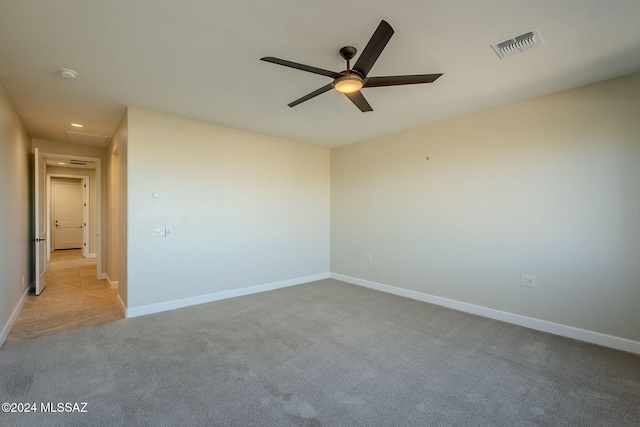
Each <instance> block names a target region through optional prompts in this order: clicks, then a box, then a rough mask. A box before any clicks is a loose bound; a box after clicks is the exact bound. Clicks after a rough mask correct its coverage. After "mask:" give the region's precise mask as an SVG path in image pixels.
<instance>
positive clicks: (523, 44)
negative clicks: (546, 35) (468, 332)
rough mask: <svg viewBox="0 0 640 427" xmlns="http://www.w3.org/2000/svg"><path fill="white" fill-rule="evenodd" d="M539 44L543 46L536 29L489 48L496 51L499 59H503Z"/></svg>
mask: <svg viewBox="0 0 640 427" xmlns="http://www.w3.org/2000/svg"><path fill="white" fill-rule="evenodd" d="M541 44H544V42H543V41H542V37H540V32H539V31H538V29H537V28H532V29H530V30H527V31H525V32H524V33H522V34H518V35H517V36H512V37H509V38H508V39H505V40H502V41H499V42H497V43H493V44H492V45H491V47H492V48H493V50H495V51H496V53H497V54H498V56H499V57H500V59H503V58H506V57H507V56H511V55H513V54H516V53H519V52H523V51H525V50H527V49H530V48H532V47H534V46H538V45H541Z"/></svg>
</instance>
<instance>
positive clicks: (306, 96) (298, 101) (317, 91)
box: [289, 83, 333, 107]
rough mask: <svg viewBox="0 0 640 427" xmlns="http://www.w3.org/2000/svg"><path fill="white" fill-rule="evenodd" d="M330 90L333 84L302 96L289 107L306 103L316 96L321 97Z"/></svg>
mask: <svg viewBox="0 0 640 427" xmlns="http://www.w3.org/2000/svg"><path fill="white" fill-rule="evenodd" d="M331 89H333V83H329V84H328V85H326V86H322V87H321V88H320V89H317V90H314V91H313V92H311V93H310V94H307V95H305V96H303V97H302V98H299V99H296V100H295V101H293V102H292V103H290V104H289V107H295V106H296V105H298V104H301V103H303V102H304V101H308V100H310V99H311V98H314V97H316V96H318V95H321V94H323V93H325V92H327V91H330V90H331Z"/></svg>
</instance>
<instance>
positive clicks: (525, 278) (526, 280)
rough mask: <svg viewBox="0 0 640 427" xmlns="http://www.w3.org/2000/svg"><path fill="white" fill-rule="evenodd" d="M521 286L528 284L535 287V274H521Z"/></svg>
mask: <svg viewBox="0 0 640 427" xmlns="http://www.w3.org/2000/svg"><path fill="white" fill-rule="evenodd" d="M522 286H529V287H531V288H535V287H536V276H531V275H529V274H523V275H522Z"/></svg>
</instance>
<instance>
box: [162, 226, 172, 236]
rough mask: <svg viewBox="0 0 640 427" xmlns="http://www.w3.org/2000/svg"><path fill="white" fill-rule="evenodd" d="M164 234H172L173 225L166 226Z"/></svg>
mask: <svg viewBox="0 0 640 427" xmlns="http://www.w3.org/2000/svg"><path fill="white" fill-rule="evenodd" d="M164 235H165V236H166V237H169V236H171V227H165V228H164Z"/></svg>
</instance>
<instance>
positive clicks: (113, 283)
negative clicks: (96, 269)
mask: <svg viewBox="0 0 640 427" xmlns="http://www.w3.org/2000/svg"><path fill="white" fill-rule="evenodd" d="M104 278H105V279H107V283H108V284H109V289H118V281H117V280H116V281H113V280H111V278H110V277H109V275H108V274H106V273H105V275H104Z"/></svg>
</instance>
